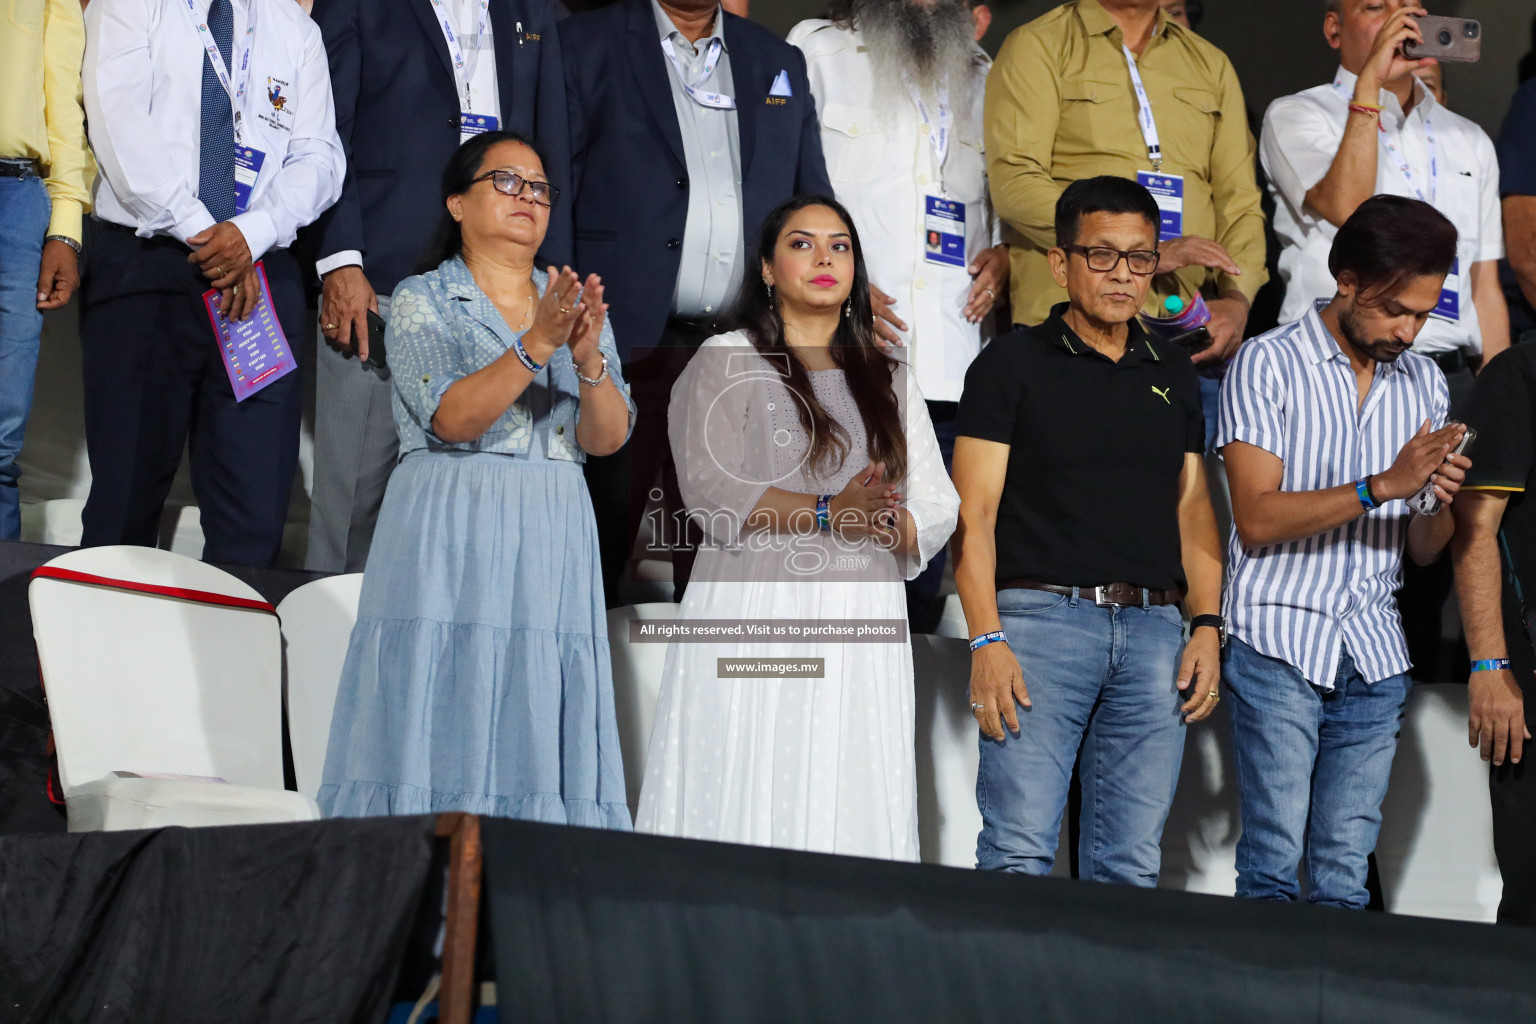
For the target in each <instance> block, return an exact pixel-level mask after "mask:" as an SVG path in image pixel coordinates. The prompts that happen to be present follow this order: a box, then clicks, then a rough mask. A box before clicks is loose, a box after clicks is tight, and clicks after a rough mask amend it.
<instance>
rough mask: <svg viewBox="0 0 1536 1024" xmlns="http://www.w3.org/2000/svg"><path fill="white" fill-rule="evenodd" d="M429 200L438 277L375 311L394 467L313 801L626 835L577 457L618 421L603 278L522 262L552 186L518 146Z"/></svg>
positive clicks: (533, 247) (588, 511)
mask: <svg viewBox="0 0 1536 1024" xmlns="http://www.w3.org/2000/svg"><path fill="white" fill-rule="evenodd" d="M443 194H444V207H445V211H446V213H445V219H444V222H443V226H442V228H441V230H440V231H439V235H438V238H437V240H436V242H435V248H434V252H433V254H432V256H431V257H430V258H429V259H428V260H426V261H424V265H428V266H433V267H435V269H431V270H428V271H427V272H426V273H424V274H421V275H420V276H417V277H412V278H408V279H407V280H405V281H403V282H401V284H400V286H399V287H398V289H397V290H396V291H395V293H394V299H393V303H392V305H391V308H390V322H389V332H388V338H387V342H388V344H387V350H388V358H389V363H390V367H391V371H392V375H393V381H394V415H395V425H396V427H397V429H398V431H399V434H400V452H401V456H402V458H401V461H400V464H399V466H398V467H397V468H396V469H395V472H394V475H393V476H392V477H391V479H390V482H389V489H388V491H387V493H386V494H385V497H384V505H383V509H382V510H381V512H380V515H379V524H378V530H377V533H376V535H375V538H374V542H373V548H372V550H371V552H370V555H369V560H368V569H367V572H366V574H365V575H364V578H363V589H362V601H361V605H360V608H359V615H358V621H357V626H356V628H355V629H354V630H353V633H352V640H351V644H350V647H349V648H348V651H347V660H346V667H345V669H344V670H343V673H342V680H341V689H340V691H339V693H338V694H337V698H336V712H335V717H334V718H333V720H332V724H331V738H330V746H329V748H328V750H327V752H326V762H325V774H324V780H323V784H322V785H321V787H320V794H319V802H320V806H321V809H322V810H323V811H324V812H325V813H326V814H327V815H330V816H364V815H381V814H426V813H435V812H440V811H470V812H474V813H477V814H489V815H496V816H500V817H511V818H525V819H533V820H537V821H546V822H555V823H566V824H572V825H585V826H591V827H600V828H618V829H628V828H629V827H630V819H629V811H628V808H627V806H626V804H625V792H624V769H623V763H622V761H621V759H620V754H619V740H618V729H617V725H616V723H615V720H614V711H613V681H612V675H611V663H610V661H609V651H608V636H607V625H606V617H605V612H604V605H603V591H602V584H601V576H600V572H599V568H598V566H599V561H598V549H597V527H596V522H595V519H594V516H593V512H592V503H591V499H590V498H589V497H588V494H587V489H586V484H585V481H584V480H583V477H582V468H581V464H582V462H583V461H584V459H585V457H586V455H587V454H592V455H605V454H609V453H611V452H613V451H615V450H617V449H618V448H619V447H620V446H621V445H623V443H624V442H625V440H626V439H627V438H628V436H629V431H630V427H631V425H632V423H633V421H634V406H633V404H632V403H631V402H630V400H629V397H628V394H627V391H626V389H625V387H624V381H623V378H622V376H621V375H620V368H619V360H618V354H617V350H616V349H615V347H614V340H613V332H612V330H611V328H609V326H608V324H607V317H606V313H607V306H606V305H605V304H604V303H603V301H602V299H603V289H602V283H601V281H599V280H598V279H597V277H596V276H595V275H593V276H591V277H588V278H587V279H586V280H585V281H582V280H580V279H579V278H578V277H577V276H576V274H575V273H574V272H572V271H570V270H569V269H566V270H563V271H559V272H553V271H554V268H550V270H551V271H552V273H550V274H545V273H543V272H541V271H539V270H538V269H537V268H536V266H535V265H534V256H535V253H536V252H537V251H538V248H539V245H540V244H541V243H542V242H543V240H544V232H545V229H546V227H547V225H548V222H549V211H550V208H551V206H552V205H553V204H554V203H555V202H557V201H558V199H559V193H558V190H557V189H554V188H552V187H551V186H550V185H549V183H548V180H547V179H546V178H545V176H544V169H543V164H542V161H541V160H540V159H539V157H538V155H537V153H535V151H534V149H533V147H532V146H531V145H529V144H528V143H527V142H526V141H525V140H523V139H521V138H520V137H518V136H515V135H512V134H510V133H503V132H491V133H486V134H483V135H478V136H476V137H474V138H473V139H471V140H470V141H468V142H466V143H464V145H463V146H462V147H460V149H459V151H458V153H457V154H456V155H455V157H454V158H453V160H452V161H451V162H450V164H449V166H448V168H447V170H446V171H445V172H444V176H443Z"/></svg>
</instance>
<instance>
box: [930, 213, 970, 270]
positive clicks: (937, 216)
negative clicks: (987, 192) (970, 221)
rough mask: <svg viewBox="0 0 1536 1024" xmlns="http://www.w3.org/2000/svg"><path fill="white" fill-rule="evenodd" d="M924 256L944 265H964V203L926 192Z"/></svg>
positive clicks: (932, 261)
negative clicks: (929, 194)
mask: <svg viewBox="0 0 1536 1024" xmlns="http://www.w3.org/2000/svg"><path fill="white" fill-rule="evenodd" d="M923 259H925V260H926V261H928V262H929V263H937V264H939V265H940V266H945V267H963V266H965V204H964V203H962V202H959V201H958V200H955V199H945V198H944V197H942V196H927V197H926V202H925V215H924V217H923Z"/></svg>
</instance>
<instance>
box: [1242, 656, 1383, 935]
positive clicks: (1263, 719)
mask: <svg viewBox="0 0 1536 1024" xmlns="http://www.w3.org/2000/svg"><path fill="white" fill-rule="evenodd" d="M1222 675H1223V679H1224V681H1225V682H1226V691H1227V713H1228V715H1229V716H1230V719H1231V722H1232V761H1233V764H1234V766H1235V767H1236V769H1237V790H1238V802H1239V806H1240V807H1241V810H1242V816H1243V817H1242V820H1243V834H1242V837H1241V838H1239V839H1238V841H1237V895H1239V896H1245V897H1249V898H1252V899H1266V900H1284V901H1289V902H1294V901H1295V900H1296V899H1297V898H1298V897H1299V895H1300V885H1299V884H1298V883H1297V879H1296V867H1297V864H1298V863H1299V862H1300V861H1301V860H1302V858H1303V857H1305V858H1306V865H1307V890H1308V891H1307V902H1308V903H1319V904H1322V905H1324V906H1331V907H1346V908H1349V909H1351V910H1360V909H1363V908H1364V907H1365V906H1366V904H1367V903H1369V902H1370V894H1369V893H1367V892H1366V888H1365V878H1366V872H1367V864H1366V859H1367V858H1368V857H1369V856H1370V854H1371V851H1373V850H1375V849H1376V837H1377V835H1378V834H1379V833H1380V832H1381V801H1382V798H1383V797H1385V796H1386V795H1387V778H1388V776H1389V775H1391V773H1392V756H1393V754H1395V753H1396V752H1397V736H1398V730H1399V724H1400V723H1401V721H1402V717H1403V707H1404V705H1406V704H1407V702H1408V693H1409V690H1410V689H1411V688H1412V686H1413V683H1412V682H1411V681H1410V680H1409V678H1408V676H1407V675H1397V676H1392V677H1391V678H1389V679H1383V680H1381V681H1380V682H1377V683H1367V682H1366V681H1365V679H1364V678H1363V677H1361V675H1360V670H1359V669H1357V668H1356V667H1355V662H1354V659H1353V658H1351V657H1350V656H1349V652H1348V651H1347V650H1346V651H1343V652H1342V653H1341V655H1340V657H1339V673H1338V677H1337V678H1336V679H1335V680H1334V688H1333V689H1332V690H1322V689H1320V688H1318V687H1316V686H1313V685H1312V684H1310V683H1308V682H1307V681H1306V679H1304V678H1303V677H1302V674H1301V673H1300V672H1299V671H1297V670H1296V669H1295V668H1293V667H1292V666H1291V665H1289V664H1287V663H1286V662H1283V661H1280V660H1279V659H1276V658H1269V657H1265V656H1264V655H1262V654H1260V653H1259V652H1258V651H1255V650H1254V649H1253V648H1252V647H1249V646H1248V645H1247V644H1245V643H1243V642H1242V641H1241V640H1237V639H1233V640H1232V641H1231V642H1230V643H1229V644H1228V647H1227V656H1226V659H1225V670H1224V672H1223V673H1222Z"/></svg>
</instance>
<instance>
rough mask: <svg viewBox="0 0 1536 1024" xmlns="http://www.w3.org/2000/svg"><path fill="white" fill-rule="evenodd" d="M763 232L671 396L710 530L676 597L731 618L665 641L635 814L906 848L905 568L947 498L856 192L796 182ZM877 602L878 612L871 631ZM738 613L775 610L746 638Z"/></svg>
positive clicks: (949, 490)
mask: <svg viewBox="0 0 1536 1024" xmlns="http://www.w3.org/2000/svg"><path fill="white" fill-rule="evenodd" d="M757 252H758V253H759V254H761V255H760V262H759V265H758V266H757V267H756V268H755V269H758V270H759V274H760V276H759V274H751V273H750V272H749V274H748V278H747V281H746V283H745V284H744V286H743V288H742V297H741V299H740V301H739V304H738V308H737V317H736V320H737V323H738V324H739V325H740V329H739V330H736V331H733V332H731V333H729V334H724V335H720V336H717V337H714V338H711V339H709V340H708V341H706V342H705V343H704V344H703V345H702V346H701V347H700V349H699V352H698V354H697V355H695V357H694V358H693V360H692V361H691V362H690V363H689V365H688V367H687V369H686V370H685V371H684V372H683V375H682V377H681V379H679V381H678V383H677V385H676V386H675V387H674V388H673V390H672V403H671V407H670V410H669V421H670V423H669V433H670V437H671V442H672V453H673V458H674V460H675V462H676V464H677V473H678V482H679V484H680V485H681V489H682V495H683V499H684V502H685V503H686V505H687V506H688V509H689V512H690V515H691V516H693V517H694V519H695V521H697V522H700V523H701V525H702V527H703V532H704V543H703V544H702V545H701V546H700V550H699V556H698V561H697V562H696V563H695V566H694V569H693V575H692V578H691V579H690V581H689V584H688V589H687V591H686V593H685V595H684V597H683V603H682V608H681V610H680V612H679V619H681V620H699V619H711V620H728V621H729V622H730V623H734V624H740V627H741V629H742V633H741V634H740V635H739V637H738V636H733V637H732V638H731V640H730V642H720V643H715V642H709V643H701V642H691V641H684V642H679V641H674V642H673V643H672V645H671V647H670V649H669V650H668V652H667V659H666V668H665V671H664V676H663V681H662V688H661V697H660V701H659V703H658V706H657V711H656V725H655V728H654V731H653V732H652V734H651V742H650V751H649V755H648V757H647V761H646V772H645V782H644V785H643V788H642V789H641V794H640V810H639V816H638V818H637V819H636V822H635V827H636V829H637V830H639V831H646V832H656V833H662V834H666V835H677V836H687V837H691V838H697V839H714V840H722V841H728V842H739V843H754V844H758V845H765V846H779V847H788V848H792V849H799V850H815V851H820V852H826V853H844V854H853V855H859V856H867V857H883V858H889V859H894V860H916V859H917V856H918V848H917V782H916V768H915V755H914V744H913V691H912V648H911V644H910V643H909V642H908V640H907V639H906V617H907V610H906V596H905V591H904V588H903V585H902V581H903V580H904V579H910V578H912V577H913V576H915V575H917V573H918V572H919V571H921V569H922V567H923V565H924V564H925V563H926V562H927V561H928V559H929V558H930V557H932V556H933V554H934V553H935V552H937V551H938V550H939V549H940V548H942V547H943V545H944V544H945V542H947V541H948V539H949V535H950V533H951V532H952V531H953V530H954V526H955V518H956V515H957V513H958V510H959V506H960V499H959V497H958V496H957V495H956V493H955V489H954V486H953V485H952V484H951V483H950V481H949V476H948V474H946V473H945V470H944V463H943V460H942V458H941V457H940V454H939V446H938V442H937V440H936V439H935V437H934V433H933V425H932V423H931V422H930V421H929V419H928V412H927V407H926V406H925V404H924V402H923V397H922V395H921V394H919V392H918V389H917V386H916V384H915V383H914V382H912V380H911V379H910V374H908V373H907V372H906V366H905V365H904V364H903V363H901V362H899V361H896V360H894V359H892V358H889V357H887V356H886V355H885V354H883V353H882V352H881V351H880V350H879V349H878V348H877V347H876V345H875V335H874V331H873V320H874V317H873V313H872V311H871V308H870V303H869V279H868V277H867V275H866V273H865V269H864V260H863V258H862V255H861V253H860V251H859V241H858V234H857V232H856V231H855V230H854V225H853V222H852V220H851V219H850V218H849V216H848V213H847V211H846V210H844V209H843V208H842V207H841V206H840V205H838V203H837V202H835V201H834V200H832V199H828V198H825V197H819V196H800V197H797V198H795V199H792V200H790V201H789V202H788V203H786V204H784V205H783V206H781V207H780V208H779V209H777V210H775V211H774V212H773V213H772V214H770V215H769V216H768V218H767V219H766V221H765V222H764V225H763V230H762V234H761V237H760V239H759V241H758V247H757ZM749 265H750V264H749ZM877 623H878V624H882V625H883V627H884V630H889V632H885V631H884V630H880V631H877V632H876V634H875V635H873V636H871V635H869V634H868V632H867V631H868V629H869V628H870V627H873V626H875V624H877ZM861 624H863V625H864V626H865V627H866V635H865V636H864V637H858V636H852V637H850V638H849V639H846V640H844V639H830V640H829V639H820V640H817V641H816V642H810V643H806V642H789V638H790V637H791V636H798V637H801V638H804V637H805V636H807V635H809V634H807V633H805V632H801V633H798V634H790V633H789V632H788V631H789V630H791V629H793V628H799V629H802V630H803V629H805V628H807V627H811V626H817V625H820V626H823V627H826V626H832V627H834V628H852V629H854V630H857V629H858V627H859V626H860V625H861ZM751 626H760V627H768V628H771V629H776V630H781V631H784V632H781V633H778V634H776V635H770V636H765V637H763V638H762V639H751V637H752V636H754V635H761V634H753V633H751V632H749V631H748V628H749V627H751ZM882 634H883V635H882ZM833 635H836V636H842V635H845V634H833ZM871 639H873V640H874V641H875V642H867V641H869V640H871ZM720 659H744V660H745V661H747V662H749V663H751V662H757V661H758V660H759V659H780V660H782V659H794V660H795V661H803V662H810V663H811V664H812V666H813V667H812V672H813V673H815V674H813V675H809V676H807V677H792V676H788V675H781V674H777V673H779V672H780V671H782V668H783V666H782V665H764V664H748V666H747V668H748V671H747V672H745V673H742V674H736V673H734V672H732V671H731V670H730V667H729V666H728V665H726V664H724V663H722V662H721V661H720ZM818 659H819V664H818V663H817V662H818ZM817 669H819V672H817V671H816V670H817Z"/></svg>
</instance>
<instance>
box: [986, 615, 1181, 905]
mask: <svg viewBox="0 0 1536 1024" xmlns="http://www.w3.org/2000/svg"><path fill="white" fill-rule="evenodd" d="M997 610H998V612H999V613H1000V615H1001V616H1002V622H1003V630H1004V632H1006V633H1007V634H1008V645H1009V646H1010V647H1011V648H1012V649H1013V653H1014V655H1015V656H1017V657H1018V659H1019V667H1020V668H1021V669H1022V670H1023V672H1024V682H1025V685H1027V686H1028V687H1029V697H1030V703H1031V704H1032V707H1029V708H1022V707H1021V708H1019V709H1018V712H1019V735H1017V736H1014V735H1012V734H1009V735H1008V736H1007V737H1006V738H1005V739H1004V740H1003V741H1002V742H1001V743H999V742H996V741H994V740H990V739H988V738H987V737H986V736H985V735H982V736H981V737H980V744H981V765H980V768H979V770H978V772H977V776H976V802H977V804H978V805H979V806H980V808H981V820H982V827H981V835H980V836H979V837H978V838H977V840H976V866H977V867H979V868H982V869H984V870H993V871H1018V872H1023V873H1025V874H1031V875H1046V874H1050V871H1051V865H1052V864H1053V863H1054V862H1055V859H1056V845H1057V841H1058V839H1059V838H1060V835H1061V815H1062V811H1063V810H1064V809H1065V807H1066V803H1067V786H1068V784H1069V783H1070V782H1071V779H1072V764H1073V762H1074V761H1078V760H1079V747H1081V755H1080V756H1081V760H1080V769H1079V773H1078V774H1079V776H1080V778H1081V780H1082V789H1083V810H1082V819H1081V823H1082V832H1081V836H1080V837H1079V841H1078V869H1079V874H1080V875H1081V877H1083V878H1088V879H1093V880H1094V881H1099V882H1118V883H1120V884H1122V885H1140V886H1154V885H1156V884H1157V873H1158V869H1159V867H1160V866H1161V862H1162V851H1161V849H1160V847H1159V843H1160V842H1161V840H1162V834H1163V823H1164V821H1166V820H1167V818H1168V808H1169V807H1170V806H1171V805H1172V804H1173V791H1174V787H1175V786H1176V785H1177V784H1178V781H1179V764H1180V762H1181V761H1182V759H1183V756H1184V724H1183V721H1182V720H1181V719H1180V716H1179V705H1180V704H1181V703H1182V701H1181V699H1180V697H1179V693H1178V687H1177V685H1176V677H1177V674H1178V668H1179V656H1180V654H1181V653H1182V651H1183V649H1184V623H1183V621H1182V619H1181V618H1180V616H1179V611H1178V609H1177V608H1176V607H1174V606H1172V605H1169V606H1165V607H1157V608H1100V607H1099V606H1097V605H1095V604H1094V603H1093V596H1092V592H1091V591H1089V592H1087V593H1086V594H1085V595H1084V596H1082V597H1067V596H1064V595H1061V594H1051V593H1046V592H1044V591H1039V590H1004V591H1002V592H1001V593H999V594H998V595H997Z"/></svg>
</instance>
